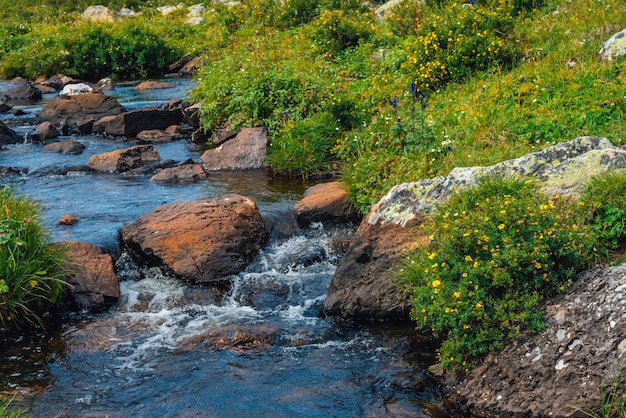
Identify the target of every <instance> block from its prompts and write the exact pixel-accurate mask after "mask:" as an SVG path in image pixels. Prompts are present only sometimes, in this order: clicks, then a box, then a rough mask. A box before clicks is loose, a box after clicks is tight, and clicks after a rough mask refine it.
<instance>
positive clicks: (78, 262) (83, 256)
mask: <svg viewBox="0 0 626 418" xmlns="http://www.w3.org/2000/svg"><path fill="white" fill-rule="evenodd" d="M63 245H67V247H68V253H67V254H68V258H69V260H68V262H67V264H66V265H64V267H65V269H66V270H67V272H68V273H67V275H66V278H65V280H66V282H67V286H65V293H66V297H65V300H64V304H66V305H68V304H69V306H68V308H69V309H70V310H82V309H89V310H101V309H105V308H107V307H109V306H111V305H113V304H114V303H116V302H117V300H118V299H119V297H120V287H119V283H118V280H117V276H116V275H115V270H114V263H113V258H112V257H111V256H110V255H108V254H106V253H105V252H104V251H103V250H102V249H101V248H99V247H96V246H95V245H92V244H88V243H85V242H75V241H69V242H65V243H63Z"/></svg>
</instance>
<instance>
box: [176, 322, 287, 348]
mask: <svg viewBox="0 0 626 418" xmlns="http://www.w3.org/2000/svg"><path fill="white" fill-rule="evenodd" d="M276 339H277V329H276V327H270V326H267V325H259V326H248V327H241V326H235V325H226V326H223V327H220V328H217V329H214V330H211V331H208V332H206V333H204V334H200V335H197V336H194V337H191V338H188V339H186V340H185V341H184V344H185V346H186V347H184V348H183V350H185V349H187V350H190V351H191V350H198V348H204V347H208V348H209V349H211V350H231V351H234V352H237V353H244V352H249V351H259V350H263V351H264V350H267V349H269V348H270V347H272V346H274V345H276Z"/></svg>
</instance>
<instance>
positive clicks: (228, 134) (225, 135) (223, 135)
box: [211, 122, 241, 146]
mask: <svg viewBox="0 0 626 418" xmlns="http://www.w3.org/2000/svg"><path fill="white" fill-rule="evenodd" d="M240 131H241V129H239V128H237V129H231V127H230V123H228V122H226V123H225V124H224V126H222V127H221V128H219V129H216V130H215V132H213V135H212V136H211V142H212V143H213V145H215V146H217V145H221V144H223V143H224V142H226V141H228V140H229V139H233V138H234V137H236V136H237V134H238V133H239V132H240Z"/></svg>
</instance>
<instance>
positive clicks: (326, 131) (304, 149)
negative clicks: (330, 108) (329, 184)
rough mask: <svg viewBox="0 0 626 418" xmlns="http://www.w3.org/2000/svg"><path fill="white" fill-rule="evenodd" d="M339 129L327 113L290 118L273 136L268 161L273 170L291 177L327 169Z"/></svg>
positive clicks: (334, 120) (335, 121)
mask: <svg viewBox="0 0 626 418" xmlns="http://www.w3.org/2000/svg"><path fill="white" fill-rule="evenodd" d="M338 130H339V126H338V123H337V120H336V119H335V118H334V117H333V115H331V114H329V113H317V114H314V115H312V116H310V117H308V118H305V119H301V120H297V121H291V120H289V121H287V122H286V123H285V127H284V128H283V129H281V130H280V132H279V133H278V134H277V135H276V136H274V138H273V140H272V144H271V147H270V152H269V154H268V162H269V163H270V165H271V167H272V169H273V170H274V171H275V172H280V173H285V174H288V175H289V176H290V177H295V176H305V175H306V174H309V173H314V172H319V171H324V170H328V169H329V168H330V164H331V162H332V158H331V155H330V149H331V147H332V146H333V145H334V143H335V140H336V137H337V131H338Z"/></svg>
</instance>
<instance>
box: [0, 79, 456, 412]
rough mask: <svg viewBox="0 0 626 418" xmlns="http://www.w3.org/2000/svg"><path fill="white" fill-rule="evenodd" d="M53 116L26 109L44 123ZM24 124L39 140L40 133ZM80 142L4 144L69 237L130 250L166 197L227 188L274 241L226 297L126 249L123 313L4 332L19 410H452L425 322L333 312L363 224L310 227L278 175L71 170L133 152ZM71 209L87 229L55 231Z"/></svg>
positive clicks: (0, 159) (144, 96) (124, 98)
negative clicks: (71, 150) (130, 241)
mask: <svg viewBox="0 0 626 418" xmlns="http://www.w3.org/2000/svg"><path fill="white" fill-rule="evenodd" d="M189 86H190V84H189V83H188V82H184V81H183V82H180V84H179V85H178V87H177V88H176V89H171V90H160V91H156V92H149V93H138V92H136V91H135V90H134V89H133V86H132V85H131V84H128V85H121V86H118V87H117V88H116V89H115V90H113V91H112V92H111V93H108V94H112V95H115V96H116V97H118V99H119V100H120V101H121V102H122V103H123V104H124V105H125V106H127V107H129V108H133V107H141V106H144V105H146V104H154V103H160V102H163V101H167V100H168V99H170V98H180V97H181V96H183V95H184V90H185V89H186V88H187V87H189ZM46 99H49V97H48V98H44V102H45V100H46ZM39 106H41V103H38V104H36V105H30V106H28V105H26V106H22V108H23V109H24V110H26V111H27V112H30V113H31V115H30V116H33V113H34V112H36V111H37V109H38V107H39ZM0 117H2V118H4V119H5V120H8V119H14V118H13V117H12V116H9V115H0ZM26 118H28V116H27V117H26ZM25 120H27V119H25ZM10 122H11V123H12V124H15V123H16V121H15V120H13V121H10ZM15 129H16V130H18V131H19V132H21V133H26V132H28V131H30V130H31V129H32V126H28V125H27V124H26V125H25V126H22V127H17V128H15ZM74 139H76V140H78V141H80V142H82V143H83V144H85V145H86V149H85V152H84V153H83V154H81V155H78V156H67V155H61V154H53V153H44V152H43V151H42V150H41V146H40V145H31V144H20V145H11V146H7V147H5V148H4V149H2V150H0V166H3V167H7V166H11V167H18V168H23V169H28V173H29V174H28V175H24V176H10V177H5V178H3V179H2V181H3V182H5V183H7V182H10V183H13V184H14V185H15V187H16V189H17V190H18V191H19V192H21V193H23V194H27V195H29V196H32V197H33V198H35V199H37V200H38V201H40V202H41V203H42V205H43V208H44V210H45V218H44V220H45V222H46V224H47V225H48V227H49V228H50V230H51V233H52V235H53V237H54V239H55V240H65V239H71V240H78V241H86V242H90V243H93V244H96V245H99V246H102V247H104V248H106V249H108V250H110V251H112V252H115V251H116V249H117V246H118V244H117V230H118V229H119V228H120V227H121V226H123V225H124V224H125V223H129V222H132V221H133V220H135V219H136V218H138V217H139V216H141V215H143V214H145V213H147V212H148V211H150V210H152V209H154V208H155V207H157V206H160V205H163V204H166V203H171V202H175V201H184V200H192V199H198V198H202V197H206V196H212V195H217V194H220V193H227V192H233V193H238V194H242V195H244V196H248V197H250V198H253V199H254V200H255V201H256V202H257V204H258V205H259V208H260V210H261V213H262V215H263V216H264V218H265V219H266V220H267V221H268V222H267V223H268V225H270V226H271V228H273V229H272V240H271V242H270V244H269V245H268V246H267V248H265V249H264V250H263V251H262V252H261V254H260V255H259V256H258V257H257V258H256V259H255V261H254V262H253V263H252V264H251V265H250V266H249V267H248V268H247V269H246V271H243V272H241V273H240V274H238V275H236V276H233V277H232V283H233V284H232V287H231V288H230V289H229V290H228V292H227V293H225V294H223V293H219V292H217V291H215V290H213V289H210V288H204V287H201V286H188V285H185V284H183V283H181V282H180V281H177V280H176V279H174V278H171V277H167V276H166V275H163V274H162V273H161V272H160V271H159V270H158V269H149V270H139V269H138V268H137V267H136V266H134V265H133V263H132V262H131V261H130V260H128V259H127V257H125V255H124V254H122V256H121V258H120V261H119V262H118V275H119V277H120V279H121V282H120V285H121V293H122V297H121V299H120V301H119V303H118V304H117V305H116V306H115V307H114V308H112V309H110V310H109V311H107V312H104V313H99V314H90V313H84V312H83V313H81V314H76V315H72V316H69V317H66V318H64V320H63V321H62V324H57V325H51V326H49V327H48V329H47V330H46V331H40V332H35V333H32V334H21V335H9V334H0V340H1V341H0V393H5V394H6V393H8V394H10V395H15V396H16V398H15V401H14V402H15V403H16V404H18V405H21V406H25V407H28V408H30V413H31V414H32V415H33V416H35V417H84V416H98V417H104V416H111V417H212V416H216V417H331V416H332V417H419V416H442V415H444V414H445V412H443V411H444V408H443V407H441V406H439V403H440V398H441V393H440V390H439V388H438V386H437V384H436V382H435V381H434V380H433V379H432V377H431V376H430V375H429V374H428V373H427V372H425V368H426V367H427V366H428V365H429V364H432V362H433V361H434V358H433V354H432V353H433V347H432V346H430V345H429V343H428V340H427V339H421V338H420V337H419V336H418V335H416V334H415V332H414V331H413V329H412V326H411V325H410V324H389V323H378V324H363V323H348V322H346V321H339V320H335V319H333V318H327V317H324V315H323V314H322V313H321V306H322V304H323V300H324V296H325V293H326V288H327V286H328V283H329V281H330V279H331V277H332V275H333V272H334V269H335V267H336V264H337V262H338V261H339V259H340V257H341V251H342V249H343V248H345V242H347V241H348V240H349V237H350V234H351V232H352V229H351V228H349V227H344V228H332V229H329V228H324V227H322V226H321V225H313V226H312V227H311V228H308V229H307V230H304V231H301V230H299V229H298V228H297V225H296V223H295V220H294V217H293V213H292V208H293V204H294V202H295V201H296V200H298V199H299V198H301V197H302V193H303V191H304V186H303V185H302V184H300V183H295V182H288V181H284V180H282V181H281V180H279V179H275V178H272V177H271V176H269V175H268V173H267V172H265V171H252V172H241V173H223V174H212V175H211V176H210V177H209V179H208V180H207V181H206V182H200V183H194V184H186V185H160V184H154V183H150V182H149V181H148V177H147V176H124V175H100V174H99V175H96V174H92V173H88V172H84V171H80V170H69V171H68V170H67V168H68V167H77V166H80V165H82V164H86V162H87V160H88V158H89V156H91V155H93V154H96V153H101V152H107V151H111V150H113V149H117V148H125V147H128V146H131V145H133V143H132V142H130V141H127V140H119V139H114V138H105V137H98V136H82V137H75V138H74ZM156 148H157V149H158V151H159V153H160V154H161V157H162V158H163V159H166V158H169V159H173V160H176V161H182V160H184V159H187V158H193V159H194V160H197V159H198V158H199V156H200V155H201V153H202V152H203V148H202V147H201V146H199V145H197V144H192V143H190V142H187V141H177V142H174V143H171V144H163V145H157V146H156ZM60 173H62V174H60ZM66 213H69V214H72V215H74V216H76V217H77V218H78V219H79V220H80V221H79V223H78V224H76V225H74V226H72V227H61V226H58V225H56V223H57V222H58V220H59V219H60V218H61V216H63V215H64V214H66Z"/></svg>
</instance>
